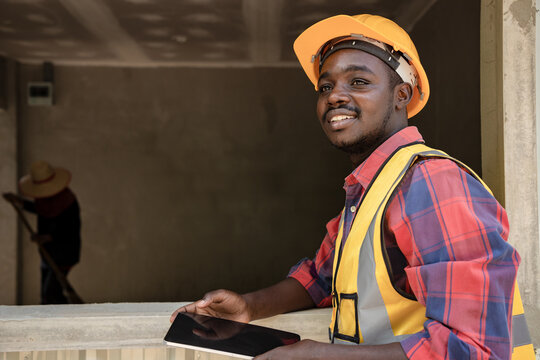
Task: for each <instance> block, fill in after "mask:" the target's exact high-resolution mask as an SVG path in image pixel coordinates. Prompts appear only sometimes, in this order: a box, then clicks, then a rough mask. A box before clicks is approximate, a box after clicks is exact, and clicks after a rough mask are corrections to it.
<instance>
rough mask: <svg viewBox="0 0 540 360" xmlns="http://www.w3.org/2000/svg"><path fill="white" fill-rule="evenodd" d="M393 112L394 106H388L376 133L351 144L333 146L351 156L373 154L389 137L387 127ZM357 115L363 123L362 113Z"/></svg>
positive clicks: (342, 143)
mask: <svg viewBox="0 0 540 360" xmlns="http://www.w3.org/2000/svg"><path fill="white" fill-rule="evenodd" d="M392 110H393V106H392V104H388V107H387V109H386V113H385V114H384V118H383V120H382V123H381V125H380V126H379V127H378V128H377V129H376V130H375V131H374V132H372V133H370V134H365V135H361V136H360V137H358V138H357V139H354V140H352V141H350V142H341V143H338V144H334V143H332V145H333V146H334V147H335V148H337V149H339V150H341V151H344V152H345V153H347V154H349V155H354V154H366V153H367V152H372V151H373V150H375V149H376V148H377V147H378V146H379V145H381V144H382V143H383V142H384V141H385V140H386V139H387V138H388V137H389V135H388V134H387V131H386V126H387V125H388V122H389V121H390V117H391V116H392ZM357 114H358V120H359V121H362V112H361V111H358V112H357Z"/></svg>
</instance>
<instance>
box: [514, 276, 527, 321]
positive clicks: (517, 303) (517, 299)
mask: <svg viewBox="0 0 540 360" xmlns="http://www.w3.org/2000/svg"><path fill="white" fill-rule="evenodd" d="M524 312H525V310H524V309H523V303H522V302H521V294H520V293H519V286H518V283H517V281H516V284H515V287H514V305H513V307H512V316H514V315H520V314H523V313H524Z"/></svg>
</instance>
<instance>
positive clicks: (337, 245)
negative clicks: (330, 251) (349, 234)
mask: <svg viewBox="0 0 540 360" xmlns="http://www.w3.org/2000/svg"><path fill="white" fill-rule="evenodd" d="M344 212H345V209H343V210H342V211H341V220H340V222H339V229H338V235H337V237H336V242H335V244H334V263H333V264H332V274H335V273H336V266H337V259H338V254H339V248H340V247H341V239H342V238H343V213H344ZM335 291H336V289H334V279H333V278H332V294H334V293H335ZM336 310H337V309H336V303H335V299H332V319H331V320H330V326H329V328H330V331H331V332H334V328H335V324H336Z"/></svg>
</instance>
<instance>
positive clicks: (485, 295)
mask: <svg viewBox="0 0 540 360" xmlns="http://www.w3.org/2000/svg"><path fill="white" fill-rule="evenodd" d="M386 226H387V231H389V232H391V233H392V232H393V234H394V235H395V239H396V241H397V245H398V246H399V248H400V249H401V252H402V253H403V254H404V255H405V257H406V259H407V262H408V266H407V267H406V268H405V273H406V276H407V280H408V282H409V285H410V287H411V289H412V291H413V292H414V294H415V296H416V298H417V299H418V301H419V302H420V303H422V304H424V305H425V306H426V317H427V318H428V320H427V321H426V322H425V323H424V331H422V332H420V333H417V334H414V335H412V336H410V337H408V338H407V339H405V340H404V341H402V342H401V345H402V347H403V349H404V351H405V353H406V354H407V357H408V358H410V359H494V358H495V359H509V358H510V355H511V336H510V334H511V309H512V295H513V288H514V282H515V277H516V273H517V268H518V264H519V261H520V260H519V255H518V254H517V252H516V251H515V249H514V248H513V247H512V246H510V245H509V244H508V243H507V242H506V239H507V237H508V219H507V216H506V212H505V210H504V209H503V208H502V207H501V205H499V203H498V202H497V201H496V200H495V199H494V198H493V196H491V194H489V192H488V191H487V190H486V189H485V188H484V187H483V186H482V185H481V184H480V183H479V182H478V181H477V180H476V179H475V178H473V177H472V176H471V175H470V174H469V173H468V172H466V171H464V170H463V169H461V168H460V167H459V166H458V165H457V164H456V163H455V162H453V161H450V160H446V159H429V160H423V161H421V162H419V163H418V164H416V165H415V166H414V167H413V169H412V170H411V171H410V172H409V173H408V174H407V176H406V178H405V179H404V180H403V182H402V184H401V186H400V188H399V190H398V192H397V193H396V195H395V197H394V198H393V200H392V202H391V203H390V204H389V208H388V211H387V214H386Z"/></svg>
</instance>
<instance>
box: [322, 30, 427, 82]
mask: <svg viewBox="0 0 540 360" xmlns="http://www.w3.org/2000/svg"><path fill="white" fill-rule="evenodd" d="M389 48H390V46H388V45H386V44H385V43H382V42H380V41H377V40H374V39H370V38H368V37H365V36H363V35H358V34H351V36H344V37H341V38H336V39H333V40H331V41H329V42H327V43H326V44H325V45H323V46H322V47H321V49H320V50H319V52H318V53H317V54H316V55H314V56H313V60H315V58H316V57H319V73H320V70H321V68H322V65H323V64H324V62H325V61H326V59H328V57H329V56H330V55H331V54H333V53H334V52H336V51H338V50H343V49H357V50H361V51H364V52H367V53H368V54H371V55H373V56H375V57H377V58H379V59H380V60H381V61H382V62H384V63H385V64H386V65H388V66H390V67H391V68H392V70H394V71H395V72H397V74H398V75H399V76H400V77H401V80H403V82H406V83H409V84H411V86H412V87H415V86H416V85H417V84H418V81H417V73H416V69H415V68H414V66H412V65H411V64H409V62H408V61H407V59H406V56H405V55H404V54H403V53H401V52H399V51H394V50H393V49H389Z"/></svg>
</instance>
